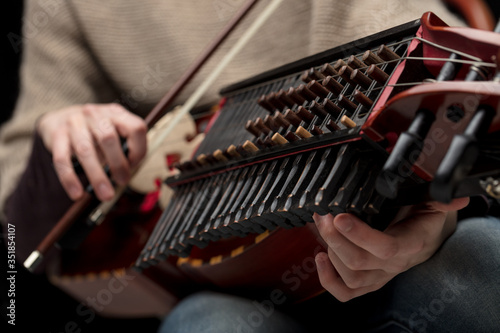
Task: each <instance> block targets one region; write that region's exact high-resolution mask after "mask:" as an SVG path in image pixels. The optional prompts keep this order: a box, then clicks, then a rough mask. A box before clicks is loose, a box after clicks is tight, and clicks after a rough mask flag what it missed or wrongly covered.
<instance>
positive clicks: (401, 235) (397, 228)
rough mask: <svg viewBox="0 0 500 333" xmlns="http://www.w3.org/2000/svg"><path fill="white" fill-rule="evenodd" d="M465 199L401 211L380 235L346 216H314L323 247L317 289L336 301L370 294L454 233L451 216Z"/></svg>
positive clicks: (462, 204) (466, 202)
mask: <svg viewBox="0 0 500 333" xmlns="http://www.w3.org/2000/svg"><path fill="white" fill-rule="evenodd" d="M468 203H469V199H468V198H461V199H456V200H454V201H453V202H451V203H450V204H448V205H445V204H441V203H438V202H431V203H425V204H420V205H416V206H412V207H407V208H406V209H404V211H402V212H400V214H398V215H399V217H398V218H396V219H395V220H394V222H393V223H392V224H391V225H390V226H389V227H388V228H387V229H386V230H385V231H384V232H381V231H378V230H375V229H372V228H371V227H370V226H368V225H367V224H366V223H364V222H363V221H361V220H360V219H358V218H357V217H356V216H354V215H351V214H339V215H337V216H335V217H333V216H332V215H330V214H328V215H325V216H320V215H318V214H314V216H313V219H314V221H315V223H316V226H317V228H318V230H319V232H320V235H321V237H322V238H323V239H324V240H325V242H326V244H327V246H328V254H327V253H325V252H320V253H318V254H317V255H316V265H317V268H318V275H319V279H320V282H321V285H322V286H323V287H324V288H325V289H326V290H327V291H328V292H330V293H331V294H332V295H333V296H335V297H336V298H337V299H338V300H339V301H342V302H346V301H348V300H350V299H352V298H355V297H358V296H361V295H364V294H366V293H369V292H372V291H375V290H377V289H379V288H381V287H382V286H384V285H385V284H386V283H387V282H389V281H390V280H391V279H392V278H393V277H395V276H396V275H398V274H399V273H402V272H404V271H406V270H408V269H410V268H411V267H413V266H415V265H418V264H420V263H422V262H424V261H426V260H427V259H429V258H430V257H431V256H432V255H433V254H434V253H435V252H436V251H437V249H438V248H439V247H440V246H441V244H442V243H443V242H444V241H445V240H446V238H448V237H449V236H450V235H451V234H452V233H453V232H454V230H455V227H456V211H457V210H459V209H461V208H463V207H465V206H467V204H468Z"/></svg>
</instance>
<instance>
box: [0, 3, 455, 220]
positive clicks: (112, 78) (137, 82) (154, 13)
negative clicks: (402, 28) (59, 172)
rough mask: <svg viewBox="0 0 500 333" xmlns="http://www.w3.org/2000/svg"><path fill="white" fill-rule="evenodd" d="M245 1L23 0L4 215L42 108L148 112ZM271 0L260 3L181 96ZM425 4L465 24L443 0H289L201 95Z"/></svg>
mask: <svg viewBox="0 0 500 333" xmlns="http://www.w3.org/2000/svg"><path fill="white" fill-rule="evenodd" d="M244 1H245V0H210V1H202V0H149V1H137V0H106V1H102V0H46V1H43V0H41V1H27V2H26V11H25V17H24V40H23V42H24V52H23V59H22V67H21V80H22V86H21V91H20V97H19V101H18V103H17V106H16V109H15V112H14V116H13V118H12V120H11V121H10V122H8V123H7V124H5V125H4V126H3V127H2V128H0V220H3V219H2V217H3V216H4V215H3V212H2V211H3V205H4V202H5V200H6V198H7V196H8V195H9V193H11V192H12V190H13V189H14V187H15V186H16V182H17V180H18V178H19V176H20V174H21V172H22V171H23V168H24V166H25V164H26V161H27V158H28V156H29V153H30V148H31V138H32V133H33V130H34V125H35V122H36V119H37V118H39V117H40V115H42V114H43V113H45V112H48V111H51V110H56V109H59V108H62V107H64V106H68V105H72V104H80V103H89V102H92V103H106V102H113V101H115V102H120V103H122V104H123V105H124V106H125V107H126V108H128V109H129V110H131V111H133V112H135V113H138V114H141V115H144V114H145V113H146V112H147V111H149V110H150V109H151V107H152V106H153V105H154V104H155V103H156V102H157V101H158V100H159V99H160V98H161V96H162V95H163V94H164V93H165V92H166V91H167V90H168V89H169V87H170V86H171V85H172V84H173V82H175V80H176V79H177V78H178V77H180V76H181V74H182V73H183V71H184V70H185V69H186V68H187V67H188V65H189V64H190V63H191V61H192V60H193V59H195V58H196V56H197V55H198V54H199V52H200V51H201V50H202V49H203V48H204V47H205V45H207V44H208V42H209V41H210V40H211V39H212V38H213V37H214V36H216V35H217V33H218V32H219V31H220V30H221V29H222V28H223V26H224V25H225V24H226V23H227V21H228V20H229V19H230V18H231V17H232V16H233V15H234V14H235V12H236V11H237V9H238V8H240V7H241V6H242V4H243V3H244ZM267 3H268V0H261V1H260V2H259V3H258V4H257V5H256V7H255V8H254V9H253V10H252V12H251V13H250V15H249V16H248V17H247V18H245V20H244V21H243V22H242V23H241V24H240V26H239V28H238V29H237V30H236V31H235V32H234V34H232V36H231V37H230V38H229V40H228V41H227V42H226V43H225V44H224V45H223V47H222V48H221V49H220V51H218V52H217V53H216V54H215V57H214V59H213V60H211V61H210V62H209V63H208V64H207V66H206V67H205V69H204V70H202V71H201V73H199V75H198V76H197V77H196V78H195V80H194V82H193V83H192V84H191V85H190V87H189V88H188V89H187V90H186V91H185V93H183V94H182V96H181V97H180V98H179V100H178V102H179V103H181V102H182V100H184V99H186V96H188V94H189V93H190V92H191V91H193V87H194V86H197V85H199V83H200V82H201V80H202V79H203V77H206V76H207V73H209V71H210V70H211V69H213V68H214V65H215V64H216V63H217V59H220V58H221V55H222V54H224V52H226V51H227V50H228V48H229V47H230V46H231V45H232V44H234V41H235V40H236V39H237V38H238V36H240V35H241V34H242V31H244V30H245V28H246V27H248V25H249V24H250V22H251V21H253V20H254V19H255V17H256V16H257V15H258V13H259V12H261V11H262V9H263V8H264V6H265V5H266V4H267ZM429 10H430V11H433V12H434V13H436V14H438V16H440V17H441V18H443V19H444V20H445V21H446V22H448V24H450V25H455V24H460V23H459V21H458V19H457V18H455V17H453V16H452V15H451V14H449V13H448V12H447V10H446V9H445V8H444V6H443V5H442V4H441V3H440V2H439V0H420V1H414V0H382V1H377V0H349V1H345V0H310V1H307V0H285V1H284V2H283V3H282V5H281V7H280V8H279V9H278V10H277V12H275V13H274V14H273V15H272V17H271V19H270V20H269V21H268V22H267V23H266V24H265V26H264V27H263V28H262V29H261V32H260V33H259V34H258V35H257V36H256V37H254V38H253V40H252V41H251V42H250V44H249V45H247V46H246V47H245V48H244V50H243V51H242V52H241V53H240V54H239V56H238V57H237V58H236V59H235V60H234V61H233V62H232V63H231V64H230V65H229V67H228V68H227V69H226V70H225V72H224V74H223V75H222V76H221V77H220V79H219V80H218V82H217V84H216V85H214V86H213V87H212V88H211V90H210V91H209V93H208V94H207V95H206V96H205V98H204V99H203V101H202V103H208V102H210V101H215V100H216V96H217V91H218V90H219V89H220V88H221V87H222V86H224V85H227V84H228V83H231V82H235V81H238V80H241V79H244V78H246V77H248V76H251V75H253V74H256V73H258V72H261V71H263V70H266V69H269V68H272V67H275V66H277V65H281V64H284V63H286V62H289V61H292V60H295V59H298V58H301V57H304V56H306V55H309V54H312V53H316V52H318V51H321V50H324V49H327V48H330V47H333V46H336V45H339V44H341V43H345V42H349V41H352V40H354V39H356V38H360V37H363V36H366V35H369V34H372V33H375V32H378V31H380V30H383V29H386V28H390V27H392V26H395V25H397V24H401V23H405V22H408V21H410V20H413V19H416V18H419V17H420V16H421V14H422V13H423V12H425V11H429Z"/></svg>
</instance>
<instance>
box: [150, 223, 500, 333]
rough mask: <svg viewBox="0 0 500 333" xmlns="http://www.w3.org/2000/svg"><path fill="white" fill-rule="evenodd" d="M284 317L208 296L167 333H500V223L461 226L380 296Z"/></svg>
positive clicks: (177, 315) (195, 299) (303, 308)
mask: <svg viewBox="0 0 500 333" xmlns="http://www.w3.org/2000/svg"><path fill="white" fill-rule="evenodd" d="M281 310H282V311H283V312H281V311H278V310H277V309H274V308H272V309H271V308H270V307H266V306H263V305H262V304H261V303H259V302H257V301H252V300H246V299H241V298H237V297H234V296H228V295H222V294H216V293H209V292H205V293H200V294H195V295H193V296H191V297H188V298H187V299H185V300H183V301H182V302H181V303H180V304H179V305H178V306H177V307H176V308H175V309H174V310H173V311H172V312H171V314H170V315H169V316H168V317H167V318H166V320H165V321H164V322H163V324H162V326H161V328H160V332H161V333H172V332H218V333H222V332H238V333H239V332H242V333H262V332H272V333H280V332H287V333H288V332H291V333H293V332H369V333H375V332H376V333H403V332H419V333H420V332H440V333H444V332H453V333H457V332H475V333H481V332H485V333H490V332H491V333H494V332H500V220H498V219H496V218H491V217H487V218H471V219H467V220H463V221H460V222H459V223H458V226H457V230H456V232H455V233H454V234H453V235H452V237H450V238H449V239H448V240H447V241H446V242H445V243H444V244H443V246H442V248H441V249H440V250H439V251H438V252H437V253H436V254H435V255H434V256H433V257H432V258H431V259H430V260H428V261H426V262H425V263H423V264H420V265H418V266H416V267H413V268H412V269H410V270H408V271H407V272H405V273H402V274H400V275H399V276H397V277H396V278H395V279H393V280H392V281H391V282H389V283H388V284H387V285H386V286H384V287H383V288H382V289H380V290H378V291H376V292H373V293H370V294H368V295H365V296H362V297H358V298H356V299H354V300H352V301H349V302H347V303H340V302H338V301H336V300H335V299H334V298H333V297H331V296H330V295H328V294H324V295H323V296H322V297H318V298H317V299H315V300H312V301H308V302H305V303H303V304H300V305H297V306H294V307H291V308H283V309H281ZM299 322H300V323H301V324H302V326H301V324H299ZM302 327H307V328H308V329H307V330H306V329H303V328H302Z"/></svg>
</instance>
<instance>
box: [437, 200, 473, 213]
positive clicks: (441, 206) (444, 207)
mask: <svg viewBox="0 0 500 333" xmlns="http://www.w3.org/2000/svg"><path fill="white" fill-rule="evenodd" d="M469 201H470V199H469V197H465V198H457V199H453V200H452V201H451V202H450V203H447V204H446V203H442V202H438V201H434V202H432V203H431V206H432V207H433V208H434V209H436V210H440V211H443V212H449V211H454V210H460V209H462V208H464V207H467V205H468V204H469Z"/></svg>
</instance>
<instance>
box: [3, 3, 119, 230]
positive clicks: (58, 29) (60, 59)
mask: <svg viewBox="0 0 500 333" xmlns="http://www.w3.org/2000/svg"><path fill="white" fill-rule="evenodd" d="M76 17H77V15H75V14H74V12H73V9H72V2H71V1H27V2H26V5H25V13H24V20H23V23H24V24H23V50H22V62H21V69H20V71H21V72H20V78H21V86H20V93H19V98H18V101H17V104H16V107H15V110H14V113H13V116H12V118H11V119H10V121H9V122H7V123H5V124H4V125H3V126H2V127H1V128H0V221H2V222H3V223H5V220H6V217H5V212H4V205H5V201H6V199H7V198H8V196H9V195H10V194H11V193H12V191H13V190H14V189H15V187H16V186H17V183H18V181H19V178H20V176H21V174H22V172H23V170H24V168H25V167H26V164H27V161H28V157H29V154H30V148H31V142H32V137H33V132H34V129H35V123H36V121H37V119H38V118H39V117H40V116H41V115H43V114H44V113H46V112H48V111H52V110H57V109H60V108H63V107H66V106H69V105H74V104H83V103H107V102H112V101H113V100H116V98H115V96H116V94H115V89H114V88H113V85H112V84H111V83H110V81H109V80H108V79H107V77H106V75H105V74H104V73H103V71H102V70H101V68H100V66H99V65H98V64H97V62H96V61H95V57H94V56H93V54H92V52H91V51H90V48H89V47H88V45H87V43H86V38H85V35H83V34H82V33H81V29H79V22H78V20H77V19H76ZM29 223H30V224H36V223H37V221H36V220H34V221H30V222H29Z"/></svg>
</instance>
